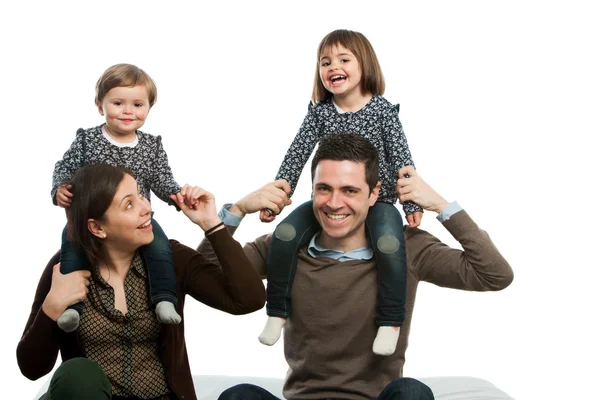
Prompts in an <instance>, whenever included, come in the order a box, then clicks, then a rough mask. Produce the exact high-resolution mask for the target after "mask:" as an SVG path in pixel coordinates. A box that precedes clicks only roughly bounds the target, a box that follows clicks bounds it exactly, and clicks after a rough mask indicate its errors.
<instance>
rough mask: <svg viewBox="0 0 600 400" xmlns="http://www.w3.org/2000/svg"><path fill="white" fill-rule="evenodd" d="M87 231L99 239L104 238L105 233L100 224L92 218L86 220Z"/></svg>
mask: <svg viewBox="0 0 600 400" xmlns="http://www.w3.org/2000/svg"><path fill="white" fill-rule="evenodd" d="M88 231H90V233H91V234H92V235H94V236H96V237H98V238H100V239H105V238H106V232H105V231H104V229H103V228H102V224H101V223H100V222H99V221H96V220H95V219H93V218H90V219H88Z"/></svg>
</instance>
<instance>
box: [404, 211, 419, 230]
mask: <svg viewBox="0 0 600 400" xmlns="http://www.w3.org/2000/svg"><path fill="white" fill-rule="evenodd" d="M422 218H423V212H422V211H415V212H414V213H412V214H408V215H407V216H406V220H407V221H408V226H410V227H411V228H417V227H418V226H419V225H421V219H422Z"/></svg>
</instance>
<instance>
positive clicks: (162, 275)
mask: <svg viewBox="0 0 600 400" xmlns="http://www.w3.org/2000/svg"><path fill="white" fill-rule="evenodd" d="M152 232H154V240H153V241H152V243H150V244H148V245H146V246H142V247H140V255H141V256H142V258H143V259H144V262H145V265H146V268H147V271H148V287H149V292H150V300H151V301H152V304H153V305H155V306H156V304H158V303H159V302H161V301H169V302H171V303H173V304H175V305H177V289H176V284H175V267H174V266H173V256H172V253H171V244H170V243H169V239H167V235H165V233H164V232H163V230H162V228H161V227H160V225H159V224H158V222H156V220H155V219H154V218H152ZM89 267H90V262H89V260H88V258H87V255H86V254H85V252H84V251H83V250H82V249H80V248H79V247H78V246H77V245H76V244H75V243H73V242H71V241H70V240H68V238H67V230H66V228H65V229H63V234H62V247H61V249H60V272H61V273H62V274H68V273H70V272H73V271H80V270H86V269H89ZM69 308H72V309H74V310H77V312H78V313H79V314H81V311H82V309H83V303H82V302H80V303H77V304H73V305H72V306H70V307H69Z"/></svg>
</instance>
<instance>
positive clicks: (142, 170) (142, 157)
mask: <svg viewBox="0 0 600 400" xmlns="http://www.w3.org/2000/svg"><path fill="white" fill-rule="evenodd" d="M102 126H103V125H100V126H96V127H94V128H90V129H86V130H84V129H79V130H77V136H76V138H75V140H74V141H73V143H71V147H69V149H68V150H67V151H66V152H65V154H64V155H63V158H62V160H60V161H58V162H57V163H56V165H55V166H54V173H53V175H52V192H51V195H52V201H53V202H54V204H55V205H56V191H57V190H58V187H59V186H60V185H62V184H64V183H66V182H68V181H69V180H70V179H71V178H72V177H73V175H74V174H75V172H76V171H77V170H78V169H79V168H81V167H83V166H84V165H87V164H95V163H105V164H110V165H114V166H118V167H125V168H128V169H130V170H131V172H133V173H134V175H135V177H136V180H137V183H138V185H139V186H140V190H141V192H142V195H143V196H144V197H146V198H147V199H148V200H150V191H151V190H152V191H153V192H154V193H155V194H156V195H157V196H158V197H159V198H160V199H161V200H163V201H164V202H166V203H168V204H174V203H173V202H172V201H171V199H170V198H169V196H170V195H171V194H174V193H178V192H179V191H180V190H181V187H180V186H179V184H178V183H177V182H175V179H174V178H173V172H172V171H171V167H170V166H169V160H168V159H167V153H166V152H165V149H164V148H163V145H162V140H161V137H160V136H153V135H150V134H147V133H143V132H141V131H137V137H138V143H137V145H135V146H134V147H119V146H115V145H114V144H112V143H111V142H109V141H108V140H107V139H106V138H105V137H104V135H103V134H102Z"/></svg>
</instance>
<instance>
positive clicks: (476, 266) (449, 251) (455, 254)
mask: <svg viewBox="0 0 600 400" xmlns="http://www.w3.org/2000/svg"><path fill="white" fill-rule="evenodd" d="M405 174H408V175H409V178H404V175H405ZM396 188H397V190H398V195H399V196H400V201H406V200H411V201H413V202H415V203H416V204H419V205H420V206H421V207H423V208H424V209H425V210H429V211H434V212H437V213H438V219H439V220H440V221H441V222H442V224H443V225H444V227H445V228H446V229H448V231H449V232H450V233H451V234H452V236H454V238H455V239H456V240H457V241H458V242H459V243H460V245H461V246H462V247H463V250H458V249H453V248H451V247H449V246H447V245H446V244H444V243H442V242H441V241H440V240H439V239H437V238H436V237H435V236H433V235H431V234H429V233H428V232H425V231H423V230H421V229H414V228H409V229H407V230H406V233H405V236H406V254H407V259H408V264H409V266H410V270H411V272H412V273H413V274H414V275H415V276H417V277H418V278H419V280H424V281H427V282H430V283H433V284H435V285H438V286H443V287H449V288H454V289H462V290H474V291H488V290H502V289H504V288H506V287H507V286H509V285H510V284H511V282H512V280H513V277H514V275H513V271H512V268H511V267H510V265H509V264H508V262H507V261H506V260H505V259H504V257H503V256H502V254H500V252H499V251H498V249H497V248H496V246H494V244H493V243H492V241H491V239H490V237H489V235H488V234H487V233H486V232H485V231H483V230H482V229H480V228H479V227H478V226H477V224H476V223H475V222H474V221H473V220H472V219H471V217H470V216H469V214H467V212H466V211H464V210H462V209H461V208H460V206H458V204H457V203H448V201H446V200H445V199H444V198H443V197H442V196H440V195H439V194H438V193H437V192H436V191H435V190H433V188H431V186H429V185H428V184H427V183H426V182H425V181H424V180H423V179H422V178H421V177H420V176H419V175H418V174H417V172H416V171H415V170H414V169H413V168H412V167H406V168H402V169H400V171H399V179H398V184H397V186H396Z"/></svg>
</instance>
